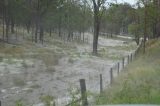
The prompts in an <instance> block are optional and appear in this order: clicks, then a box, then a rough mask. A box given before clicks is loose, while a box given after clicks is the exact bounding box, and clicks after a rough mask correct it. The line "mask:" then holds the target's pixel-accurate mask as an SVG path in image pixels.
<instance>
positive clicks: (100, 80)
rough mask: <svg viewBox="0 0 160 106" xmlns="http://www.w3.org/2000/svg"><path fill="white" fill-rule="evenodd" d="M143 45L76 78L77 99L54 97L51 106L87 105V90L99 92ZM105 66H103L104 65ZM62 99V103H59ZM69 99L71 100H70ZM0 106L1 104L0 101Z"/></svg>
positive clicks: (131, 59)
mask: <svg viewBox="0 0 160 106" xmlns="http://www.w3.org/2000/svg"><path fill="white" fill-rule="evenodd" d="M142 46H143V41H141V43H140V44H139V46H138V47H137V49H136V50H135V51H134V52H133V53H131V54H129V55H127V56H125V57H123V58H122V59H121V60H120V61H118V62H117V63H115V64H114V65H113V66H112V67H111V68H109V69H105V68H104V70H103V71H102V72H99V73H96V74H95V73H88V74H87V75H86V77H85V78H83V79H79V80H78V78H77V80H76V81H74V83H75V84H76V86H77V87H78V86H79V85H80V92H81V93H80V95H79V96H78V97H76V98H77V99H75V100H71V99H72V98H70V97H64V98H60V99H56V100H55V101H54V102H53V106H72V104H75V103H79V104H80V105H82V106H88V105H89V102H88V100H90V98H89V97H88V96H87V94H88V91H90V92H93V93H97V94H101V93H102V92H103V90H104V89H106V88H107V87H108V86H109V85H111V84H112V83H113V82H114V78H115V77H117V76H118V75H119V74H120V73H121V72H122V71H123V69H124V68H125V66H126V65H128V64H130V63H131V62H132V61H133V60H134V59H135V58H136V57H137V55H138V53H139V52H140V48H141V47H142ZM104 67H105V66H104ZM62 101H63V103H61V102H62ZM70 101H71V102H70ZM0 106H2V104H1V101H0Z"/></svg>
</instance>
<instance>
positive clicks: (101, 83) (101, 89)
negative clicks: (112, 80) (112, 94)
mask: <svg viewBox="0 0 160 106" xmlns="http://www.w3.org/2000/svg"><path fill="white" fill-rule="evenodd" d="M102 92H103V79H102V74H100V94H102Z"/></svg>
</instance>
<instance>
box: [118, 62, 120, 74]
mask: <svg viewBox="0 0 160 106" xmlns="http://www.w3.org/2000/svg"><path fill="white" fill-rule="evenodd" d="M119 66H120V64H119V62H118V74H119V71H120V67H119Z"/></svg>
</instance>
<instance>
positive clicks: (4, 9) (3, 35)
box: [3, 1, 5, 40]
mask: <svg viewBox="0 0 160 106" xmlns="http://www.w3.org/2000/svg"><path fill="white" fill-rule="evenodd" d="M3 3H4V1H3ZM4 38H5V6H4V5H3V40H4Z"/></svg>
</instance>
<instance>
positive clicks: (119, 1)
mask: <svg viewBox="0 0 160 106" xmlns="http://www.w3.org/2000/svg"><path fill="white" fill-rule="evenodd" d="M136 1H137V0H117V2H118V3H123V2H127V3H130V4H132V5H133V4H135V3H136Z"/></svg>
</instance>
